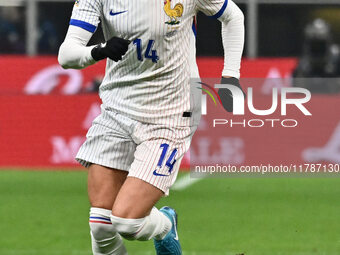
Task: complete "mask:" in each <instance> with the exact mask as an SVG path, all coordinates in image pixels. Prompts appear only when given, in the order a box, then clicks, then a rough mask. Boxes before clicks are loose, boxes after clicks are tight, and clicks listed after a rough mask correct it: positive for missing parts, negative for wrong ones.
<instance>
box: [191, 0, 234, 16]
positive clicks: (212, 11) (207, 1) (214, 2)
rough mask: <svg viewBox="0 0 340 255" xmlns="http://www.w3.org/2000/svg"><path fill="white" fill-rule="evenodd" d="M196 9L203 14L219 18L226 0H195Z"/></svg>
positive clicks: (225, 6)
mask: <svg viewBox="0 0 340 255" xmlns="http://www.w3.org/2000/svg"><path fill="white" fill-rule="evenodd" d="M196 5H197V10H199V11H201V12H203V13H204V14H205V15H207V16H209V17H212V18H216V19H219V18H220V17H222V16H223V14H224V11H225V9H226V8H227V6H228V0H197V2H196Z"/></svg>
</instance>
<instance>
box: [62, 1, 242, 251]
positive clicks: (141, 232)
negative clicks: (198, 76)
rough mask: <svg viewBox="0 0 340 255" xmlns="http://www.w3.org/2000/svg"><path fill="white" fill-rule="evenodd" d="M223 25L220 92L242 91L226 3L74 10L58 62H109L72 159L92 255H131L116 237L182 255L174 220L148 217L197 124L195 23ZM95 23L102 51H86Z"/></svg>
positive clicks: (234, 26) (84, 4) (104, 4)
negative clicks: (84, 193) (200, 18)
mask: <svg viewBox="0 0 340 255" xmlns="http://www.w3.org/2000/svg"><path fill="white" fill-rule="evenodd" d="M198 11H202V12H204V13H205V14H206V15H209V16H212V17H213V18H216V19H219V20H220V21H221V22H222V37H223V45H224V52H225V64H224V70H223V74H222V75H223V77H224V78H222V80H223V82H227V83H230V84H235V85H239V84H238V79H239V76H240V72H239V70H240V62H241V55H242V51H243V44H244V17H243V14H242V12H241V11H240V9H239V8H238V7H237V6H236V5H235V3H234V2H233V1H231V0H229V1H228V0H165V1H164V0H77V1H76V3H75V6H74V9H73V13H72V17H71V21H70V26H69V29H68V32H67V35H66V38H65V41H64V42H63V44H62V45H61V47H60V51H59V56H58V60H59V63H60V64H61V66H62V67H64V68H75V69H80V68H85V67H87V66H89V65H92V64H94V63H96V62H97V61H101V60H104V59H106V61H107V62H106V63H107V64H106V72H105V77H104V80H103V82H102V84H101V86H100V92H99V95H100V98H101V99H102V105H101V114H100V115H99V116H98V117H97V118H96V119H95V120H94V121H93V124H92V127H91V128H90V129H89V131H88V134H87V139H86V141H85V143H84V144H83V145H82V147H81V148H80V150H79V152H78V154H77V156H76V159H77V160H78V161H79V162H80V163H81V164H82V165H83V166H85V167H87V168H88V171H89V173H88V194H89V200H90V204H91V210H90V230H91V238H92V250H93V254H94V255H101V254H102V255H104V254H106V255H108V254H119V255H124V254H127V251H126V249H125V247H124V243H123V241H122V237H123V238H125V239H129V240H139V241H145V240H151V239H153V240H154V244H155V248H156V253H157V254H159V255H161V254H168V255H171V254H173V255H179V254H181V253H182V251H181V246H180V243H179V239H178V235H177V214H176V212H175V211H174V209H172V208H170V207H163V208H162V209H160V210H158V209H157V208H155V207H154V205H155V204H156V203H157V201H158V200H159V199H160V198H161V197H162V196H164V195H168V193H169V189H170V187H171V185H172V184H173V183H174V181H175V179H176V176H177V173H178V170H179V166H180V162H181V159H182V157H183V155H184V153H185V152H186V151H187V150H188V148H189V145H190V142H191V138H192V136H193V133H194V131H195V129H196V127H197V124H198V121H199V114H197V113H199V110H197V109H198V108H199V106H198V105H197V104H200V102H197V103H196V104H195V102H194V103H193V100H192V98H191V95H190V94H191V88H190V72H191V70H190V63H194V66H193V67H192V68H193V69H192V70H196V73H197V66H195V65H196V63H195V59H194V58H195V52H194V51H195V46H194V39H193V38H194V34H193V20H194V17H195V16H196V13H197V12H198ZM99 22H101V25H102V28H103V32H104V36H105V40H106V42H105V43H103V44H100V45H95V46H87V43H88V42H89V40H90V38H91V36H92V34H93V33H94V32H95V30H96V28H97V26H98V23H99Z"/></svg>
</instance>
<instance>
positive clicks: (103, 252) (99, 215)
mask: <svg viewBox="0 0 340 255" xmlns="http://www.w3.org/2000/svg"><path fill="white" fill-rule="evenodd" d="M110 215H111V210H106V209H102V208H95V207H92V208H91V210H90V220H89V224H90V229H91V240H92V251H93V255H113V254H119V255H127V251H126V249H125V246H124V243H123V240H122V237H121V236H120V235H119V234H118V233H117V232H116V231H115V229H114V227H113V225H112V223H111V220H110Z"/></svg>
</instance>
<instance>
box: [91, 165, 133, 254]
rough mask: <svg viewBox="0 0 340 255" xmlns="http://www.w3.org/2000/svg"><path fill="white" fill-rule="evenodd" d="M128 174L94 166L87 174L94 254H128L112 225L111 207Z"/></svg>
mask: <svg viewBox="0 0 340 255" xmlns="http://www.w3.org/2000/svg"><path fill="white" fill-rule="evenodd" d="M127 174H128V172H126V171H120V170H116V169H110V168H106V167H103V166H100V165H96V164H92V165H91V166H90V167H89V173H88V195H89V200H90V204H91V210H90V219H89V225H90V230H91V241H92V251H93V254H94V255H102V254H103V255H104V254H105V255H111V254H112V255H113V254H117V255H124V254H127V252H126V249H125V247H124V244H123V240H122V238H121V236H120V235H119V234H118V233H117V232H116V231H115V229H114V227H113V225H112V224H111V220H110V215H111V208H112V205H113V203H114V201H115V199H116V196H117V194H118V192H119V190H120V188H121V187H122V185H123V183H124V181H125V180H126V176H127Z"/></svg>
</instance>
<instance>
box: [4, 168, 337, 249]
mask: <svg viewBox="0 0 340 255" xmlns="http://www.w3.org/2000/svg"><path fill="white" fill-rule="evenodd" d="M182 176H183V174H182V175H180V177H179V178H181V177H182ZM163 205H170V206H172V207H174V208H175V209H176V210H177V211H178V213H179V236H180V240H181V242H182V247H183V250H184V255H215V254H216V255H222V254H223V255H236V254H245V255H295V254H296V255H316V254H320V255H336V254H340V179H335V178H334V179H317V178H310V179H307V178H305V179H303V178H300V179H293V178H287V179H284V178H277V179H270V178H263V179H260V178H252V179H250V178H249V179H242V178H240V179H236V178H233V179H203V180H201V181H200V182H197V183H195V184H194V185H192V186H190V187H188V188H187V189H185V190H182V191H173V192H171V194H170V197H168V198H164V199H162V200H161V201H160V202H159V204H158V206H163ZM88 210H89V204H88V201H87V195H86V172H71V171H49V172H42V171H40V172H39V171H0V217H1V221H0V234H1V236H0V254H1V255H91V248H90V237H89V229H88ZM126 246H127V248H128V251H129V254H132V255H148V254H150V255H151V254H155V252H154V249H153V244H152V242H126Z"/></svg>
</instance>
